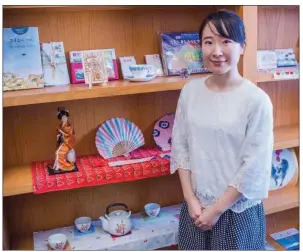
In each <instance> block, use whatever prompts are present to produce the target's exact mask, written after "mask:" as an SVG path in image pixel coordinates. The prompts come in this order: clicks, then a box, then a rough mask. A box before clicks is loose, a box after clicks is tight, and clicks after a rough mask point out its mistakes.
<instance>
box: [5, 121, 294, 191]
mask: <svg viewBox="0 0 303 252" xmlns="http://www.w3.org/2000/svg"><path fill="white" fill-rule="evenodd" d="M274 140H275V144H274V148H275V149H284V148H292V147H296V146H299V125H298V124H294V125H289V126H280V127H276V128H275V129H274ZM32 192H33V186H32V175H31V166H30V164H25V165H20V166H13V167H5V169H4V171H3V196H13V195H19V194H24V193H32Z"/></svg>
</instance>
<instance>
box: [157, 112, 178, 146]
mask: <svg viewBox="0 0 303 252" xmlns="http://www.w3.org/2000/svg"><path fill="white" fill-rule="evenodd" d="M174 119H175V114H174V113H171V114H167V115H164V116H162V117H161V118H160V119H159V120H158V121H157V122H156V124H155V126H154V130H153V137H154V140H155V142H156V144H157V146H158V147H159V148H160V149H161V150H162V151H168V150H170V149H171V136H172V130H173V125H174Z"/></svg>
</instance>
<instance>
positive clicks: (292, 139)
mask: <svg viewBox="0 0 303 252" xmlns="http://www.w3.org/2000/svg"><path fill="white" fill-rule="evenodd" d="M274 141H275V145H274V149H275V150H279V149H284V148H292V147H297V146H299V124H293V125H286V126H279V127H276V128H275V130H274Z"/></svg>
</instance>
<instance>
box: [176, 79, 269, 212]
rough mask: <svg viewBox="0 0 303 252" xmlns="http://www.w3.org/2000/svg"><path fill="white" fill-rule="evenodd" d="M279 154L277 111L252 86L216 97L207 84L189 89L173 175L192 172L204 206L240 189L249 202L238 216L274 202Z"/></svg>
mask: <svg viewBox="0 0 303 252" xmlns="http://www.w3.org/2000/svg"><path fill="white" fill-rule="evenodd" d="M272 152H273V107H272V103H271V101H270V98H269V96H268V95H267V94H266V93H265V92H264V91H263V90H262V89H260V88H258V87H257V86H256V85H254V84H253V83H251V82H250V81H249V80H247V79H244V81H243V83H242V84H241V86H240V87H238V88H236V89H234V90H232V91H227V92H213V91H211V90H210V89H208V88H207V86H206V85H205V78H201V79H197V80H192V81H190V82H189V83H187V84H186V85H185V87H184V88H183V90H182V92H181V95H180V98H179V101H178V106H177V110H176V115H175V121H174V127H173V133H172V156H171V157H172V159H171V165H170V171H171V173H174V172H175V171H176V170H177V169H187V170H190V171H191V183H192V187H193V190H194V191H195V193H196V195H197V197H199V199H200V202H201V204H202V206H204V207H206V206H208V205H211V204H213V203H214V202H215V201H216V199H218V198H220V197H221V195H222V194H223V193H224V192H225V191H226V189H227V188H228V186H233V187H235V188H236V189H237V190H238V191H240V192H241V193H242V194H243V198H242V199H241V200H240V201H239V202H237V203H236V204H234V205H233V206H232V207H231V210H233V211H234V212H238V213H239V212H242V211H244V210H245V209H247V208H249V207H251V206H254V205H257V204H259V203H260V202H261V200H263V199H265V198H267V197H268V190H269V185H270V175H271V162H272Z"/></svg>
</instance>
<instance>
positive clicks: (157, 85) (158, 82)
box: [3, 74, 208, 107]
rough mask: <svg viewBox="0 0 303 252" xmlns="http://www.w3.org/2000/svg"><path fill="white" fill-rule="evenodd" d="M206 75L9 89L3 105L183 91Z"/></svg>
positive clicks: (4, 95)
mask: <svg viewBox="0 0 303 252" xmlns="http://www.w3.org/2000/svg"><path fill="white" fill-rule="evenodd" d="M207 75H208V74H194V75H191V76H190V77H189V78H188V79H182V78H181V77H180V76H173V77H156V78H155V79H154V80H151V81H148V82H130V81H127V80H117V81H110V82H108V84H107V85H102V86H93V87H92V88H89V87H88V85H85V84H69V85H61V86H54V87H45V88H39V89H29V90H18V91H7V92H4V93H3V107H10V106H21V105H29V104H37V103H49V102H59V101H69V100H80V99H91V98H98V97H111V96H119V95H131V94H141V93H152V92H161V91H170V90H181V89H182V88H183V87H184V85H185V83H186V82H188V81H189V80H192V79H198V78H201V77H204V76H207Z"/></svg>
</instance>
